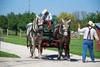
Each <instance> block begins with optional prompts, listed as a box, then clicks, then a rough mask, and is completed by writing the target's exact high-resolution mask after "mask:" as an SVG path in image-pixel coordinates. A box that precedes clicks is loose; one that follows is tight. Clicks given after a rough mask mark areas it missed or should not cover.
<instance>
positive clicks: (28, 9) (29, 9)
mask: <svg viewBox="0 0 100 67" xmlns="http://www.w3.org/2000/svg"><path fill="white" fill-rule="evenodd" d="M28 13H30V0H28Z"/></svg>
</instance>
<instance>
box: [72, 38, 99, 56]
mask: <svg viewBox="0 0 100 67" xmlns="http://www.w3.org/2000/svg"><path fill="white" fill-rule="evenodd" d="M82 42H83V39H82V38H80V39H72V40H71V43H70V52H71V53H73V54H78V55H82ZM89 55H90V54H89V52H88V51H87V56H89ZM94 55H95V57H96V58H100V52H97V51H96V43H95V42H94Z"/></svg>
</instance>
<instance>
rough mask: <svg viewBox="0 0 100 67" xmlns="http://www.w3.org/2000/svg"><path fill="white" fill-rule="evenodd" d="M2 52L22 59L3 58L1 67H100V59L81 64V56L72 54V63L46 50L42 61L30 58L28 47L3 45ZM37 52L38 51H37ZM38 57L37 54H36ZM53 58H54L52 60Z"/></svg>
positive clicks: (0, 61) (88, 59)
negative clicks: (59, 58)
mask: <svg viewBox="0 0 100 67" xmlns="http://www.w3.org/2000/svg"><path fill="white" fill-rule="evenodd" d="M0 50H1V51H6V52H9V53H13V54H16V55H18V56H20V57H21V58H5V57H4V58H1V57H0V67H52V66H53V67H100V59H96V62H95V63H92V62H90V58H87V62H86V63H82V62H81V56H78V55H73V54H71V61H67V60H60V61H59V60H57V54H58V53H57V52H56V51H50V50H44V51H43V58H42V59H32V58H29V56H30V53H29V49H28V48H27V47H26V46H20V45H14V44H11V43H5V42H2V43H1V49H0ZM36 52H37V50H36ZM36 55H37V53H36ZM51 57H52V58H51Z"/></svg>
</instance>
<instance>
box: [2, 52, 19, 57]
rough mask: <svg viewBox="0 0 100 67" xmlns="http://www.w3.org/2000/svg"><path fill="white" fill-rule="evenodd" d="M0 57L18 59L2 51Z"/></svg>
mask: <svg viewBox="0 0 100 67" xmlns="http://www.w3.org/2000/svg"><path fill="white" fill-rule="evenodd" d="M0 57H11V58H20V57H19V56H17V55H15V54H11V53H7V52H4V51H0Z"/></svg>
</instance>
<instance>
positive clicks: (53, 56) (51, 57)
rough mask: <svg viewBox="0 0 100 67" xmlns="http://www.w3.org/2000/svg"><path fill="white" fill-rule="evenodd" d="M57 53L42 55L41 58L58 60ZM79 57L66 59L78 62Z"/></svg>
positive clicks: (62, 59)
mask: <svg viewBox="0 0 100 67" xmlns="http://www.w3.org/2000/svg"><path fill="white" fill-rule="evenodd" d="M57 58H58V55H56V54H53V55H43V57H42V59H43V60H51V61H58V59H57ZM79 60H80V59H75V58H70V60H67V61H71V62H78V61H79ZM60 61H66V59H64V58H61V59H60Z"/></svg>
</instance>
